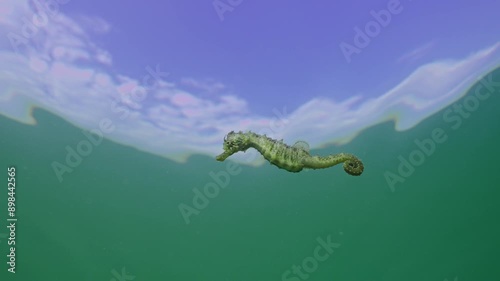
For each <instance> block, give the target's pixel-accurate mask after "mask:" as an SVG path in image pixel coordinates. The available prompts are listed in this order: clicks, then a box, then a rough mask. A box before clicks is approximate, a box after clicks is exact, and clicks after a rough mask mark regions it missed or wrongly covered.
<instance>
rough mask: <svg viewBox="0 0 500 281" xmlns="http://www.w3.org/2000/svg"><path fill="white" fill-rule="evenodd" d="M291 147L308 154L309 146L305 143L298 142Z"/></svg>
mask: <svg viewBox="0 0 500 281" xmlns="http://www.w3.org/2000/svg"><path fill="white" fill-rule="evenodd" d="M293 147H295V148H298V149H302V150H304V151H305V152H307V153H309V144H308V143H307V142H305V141H298V142H296V143H295V144H294V145H293Z"/></svg>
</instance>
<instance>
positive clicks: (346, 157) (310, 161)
mask: <svg viewBox="0 0 500 281" xmlns="http://www.w3.org/2000/svg"><path fill="white" fill-rule="evenodd" d="M249 148H255V149H256V150H257V151H259V152H260V154H262V156H264V158H265V159H266V160H267V161H269V162H270V163H271V164H273V165H275V166H277V167H278V168H281V169H285V170H287V171H289V172H294V173H297V172H300V171H302V169H305V168H307V169H323V168H328V167H331V166H335V165H337V164H339V163H344V165H343V167H344V170H345V171H346V173H348V174H349V175H352V176H359V175H361V174H362V173H363V169H364V166H363V162H361V160H359V159H358V158H357V157H356V156H354V155H352V154H348V153H339V154H333V155H329V156H324V157H323V156H312V155H310V154H309V145H308V144H307V143H306V142H304V141H298V142H296V143H295V144H294V145H292V146H289V145H287V144H285V143H283V140H281V141H277V140H274V139H271V138H269V137H267V136H265V135H264V136H262V135H258V134H256V133H253V132H248V133H243V132H237V133H236V132H234V131H231V132H229V134H227V136H226V137H225V138H224V144H223V149H224V152H222V153H221V154H220V155H218V156H217V157H216V158H215V159H216V160H217V161H224V160H226V158H228V157H229V156H231V155H233V154H235V153H236V152H239V151H243V152H245V151H246V150H247V149H249Z"/></svg>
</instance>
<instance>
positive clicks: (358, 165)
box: [343, 155, 365, 176]
mask: <svg viewBox="0 0 500 281" xmlns="http://www.w3.org/2000/svg"><path fill="white" fill-rule="evenodd" d="M353 157H354V158H353V159H350V160H347V161H345V162H344V165H343V167H344V171H345V172H346V173H348V174H349V175H351V176H359V175H361V174H362V173H363V170H364V169H365V167H364V166H363V162H361V160H359V159H358V158H357V157H355V156H354V155H353Z"/></svg>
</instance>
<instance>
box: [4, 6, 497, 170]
mask: <svg viewBox="0 0 500 281" xmlns="http://www.w3.org/2000/svg"><path fill="white" fill-rule="evenodd" d="M54 1H55V0H54ZM217 1H219V0H217ZM238 1H239V2H238ZM40 3H42V4H40ZM43 3H45V2H44V1H40V0H30V1H27V0H3V1H2V2H0V34H1V35H2V36H1V37H0V59H1V60H2V62H3V63H2V64H1V65H0V114H2V115H4V116H7V117H9V118H12V119H14V120H17V121H19V122H22V123H27V124H33V125H34V124H36V121H37V120H35V119H34V118H33V116H32V115H31V109H32V108H33V107H39V108H43V109H45V110H48V111H50V112H52V113H54V114H56V115H58V116H60V117H61V118H64V119H65V120H67V121H69V122H71V123H73V124H74V125H75V126H78V127H81V128H83V129H86V130H92V129H96V128H97V129H99V124H100V123H101V122H102V121H103V120H105V119H109V120H111V122H112V124H113V130H111V131H109V132H105V133H104V135H105V137H106V138H108V139H110V140H113V141H116V142H118V143H122V144H124V145H129V146H133V147H136V148H138V149H140V150H143V151H147V152H151V153H154V154H158V155H162V156H165V157H167V158H169V159H173V160H176V161H184V160H186V159H187V157H188V156H190V155H193V154H204V155H209V156H214V155H216V154H218V153H219V152H220V150H221V142H222V139H223V137H224V135H225V134H227V132H229V131H231V130H237V131H238V130H242V131H246V130H253V131H256V132H265V133H268V135H271V136H273V137H275V138H278V139H280V138H284V139H285V141H287V142H290V143H293V142H294V141H296V140H307V141H308V142H309V143H310V145H311V147H312V148H318V147H320V146H323V145H325V144H339V143H345V142H348V141H350V140H351V139H352V138H354V137H355V136H356V135H357V134H359V133H360V132H361V131H362V130H364V129H366V128H368V127H371V126H374V125H376V124H379V123H381V122H386V121H393V122H394V124H395V129H396V130H406V129H409V128H412V127H413V126H415V125H416V124H418V123H419V122H421V121H422V120H424V119H425V118H427V117H429V116H430V115H432V114H434V113H435V112H437V111H439V110H440V109H443V108H445V107H447V106H449V105H450V104H451V103H453V102H455V101H456V100H457V99H458V98H460V97H461V96H463V94H464V93H465V91H466V90H467V89H468V88H469V87H470V86H471V85H472V84H473V83H475V82H476V80H477V79H478V78H479V77H480V76H482V75H484V74H485V73H487V72H488V71H490V70H491V69H493V68H494V67H498V65H499V64H500V32H499V30H500V21H499V20H498V11H499V10H500V3H499V2H498V1H494V0H480V1H475V2H472V1H439V2H437V1H434V2H431V1H417V0H413V1H410V0H406V1H396V0H389V1H387V0H383V1H382V0H380V1H379V0H374V1H368V0H365V1H326V0H322V1H313V2H305V1H295V0H291V1H280V2H268V1H259V0H256V1H248V0H220V2H212V1H204V2H189V1H146V2H137V1H132V2H130V1H129V2H124V1H115V0H111V1H105V2H98V1H78V0H57V2H52V3H58V4H57V5H56V6H54V5H52V6H51V7H52V10H51V9H50V8H47V7H46V6H44V5H43ZM214 3H219V5H224V4H220V3H225V5H231V4H230V3H238V5H234V6H233V7H231V6H227V7H230V10H229V11H226V12H225V13H223V18H222V17H221V15H220V13H219V14H218V13H217V11H216V9H215V8H214ZM54 7H57V10H54ZM374 14H379V15H381V16H380V17H381V18H382V20H380V19H379V20H377V19H376V18H375V17H376V16H374ZM43 15H45V21H42V19H44V18H43ZM384 15H385V16H384ZM387 15H390V20H389V19H388V18H387ZM384 17H385V18H384ZM384 19H385V20H384ZM380 21H382V23H380ZM34 24H37V26H38V27H35V26H34ZM367 27H368V31H367V29H366V28H367ZM30 28H32V29H33V28H34V31H33V30H32V34H31V35H29V36H28V35H26V34H25V33H23V32H25V31H26V30H28V29H30ZM370 28H372V29H370ZM373 28H378V29H377V30H374V29H373ZM358 30H362V31H358ZM359 32H362V33H363V34H365V33H367V32H368V33H369V32H371V33H370V34H371V35H370V36H371V37H366V38H369V42H368V41H366V40H365V42H364V45H363V46H362V45H360V44H361V43H363V42H362V41H363V40H359V38H360V37H362V36H367V35H360V34H359ZM341 45H342V46H346V45H349V46H353V47H352V48H357V53H353V54H351V55H346V54H345V52H343V51H342V49H341ZM148 67H149V68H153V69H154V68H156V67H159V70H160V72H168V73H169V75H168V76H166V75H163V76H162V77H161V78H160V79H159V80H155V84H154V85H153V86H152V84H148V82H147V81H149V82H151V81H150V80H147V79H146V80H144V78H145V77H146V76H148V75H149V74H148V73H149V72H148V70H147V68H148ZM145 81H146V82H145ZM134 93H143V94H144V95H143V98H137V97H134V96H133V94H134ZM285 107H286V110H284V108H285ZM124 112H126V114H125V113H124ZM276 112H281V113H279V114H276ZM277 118H278V119H279V120H278V121H280V122H281V123H282V125H283V126H281V127H280V128H276V127H274V128H273V126H272V124H275V123H276V122H275V121H276V119H277ZM273 122H274V123H273Z"/></svg>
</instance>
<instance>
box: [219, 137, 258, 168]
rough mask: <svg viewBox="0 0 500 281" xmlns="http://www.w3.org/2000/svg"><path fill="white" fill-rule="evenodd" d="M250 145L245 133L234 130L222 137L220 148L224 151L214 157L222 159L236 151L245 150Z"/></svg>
mask: <svg viewBox="0 0 500 281" xmlns="http://www.w3.org/2000/svg"><path fill="white" fill-rule="evenodd" d="M249 147H250V138H249V136H247V134H245V133H242V132H238V133H235V132H234V131H231V132H229V133H228V134H227V135H226V137H225V138H224V144H223V145H222V148H223V149H224V152H223V153H222V154H220V155H218V156H217V157H216V159H217V160H218V161H224V160H225V159H226V158H227V157H229V156H231V155H233V154H234V153H236V152H238V151H245V150H247V149H248V148H249Z"/></svg>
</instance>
